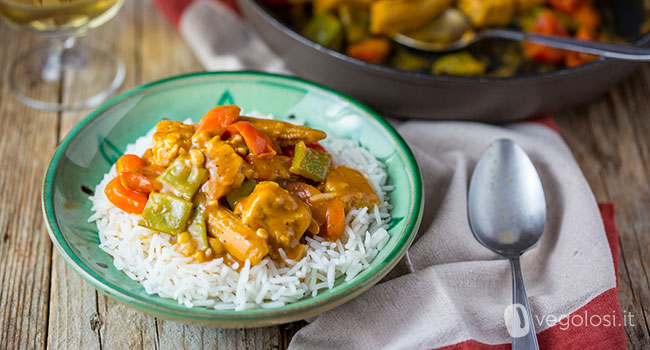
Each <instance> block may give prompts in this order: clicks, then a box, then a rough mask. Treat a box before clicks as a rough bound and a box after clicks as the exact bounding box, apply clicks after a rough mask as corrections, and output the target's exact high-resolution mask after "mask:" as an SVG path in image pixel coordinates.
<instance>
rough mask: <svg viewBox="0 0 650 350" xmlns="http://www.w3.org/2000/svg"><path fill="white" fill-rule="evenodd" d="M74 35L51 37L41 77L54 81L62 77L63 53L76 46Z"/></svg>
mask: <svg viewBox="0 0 650 350" xmlns="http://www.w3.org/2000/svg"><path fill="white" fill-rule="evenodd" d="M75 41H76V39H75V38H74V37H67V38H66V37H53V38H51V39H50V47H49V50H48V53H47V58H46V59H45V63H44V64H43V69H42V70H41V77H42V78H43V80H45V81H49V82H54V81H57V80H60V79H61V75H62V74H63V55H64V53H65V51H66V50H69V49H71V48H72V47H74V44H75Z"/></svg>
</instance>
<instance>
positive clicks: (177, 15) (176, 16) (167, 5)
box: [153, 0, 194, 27]
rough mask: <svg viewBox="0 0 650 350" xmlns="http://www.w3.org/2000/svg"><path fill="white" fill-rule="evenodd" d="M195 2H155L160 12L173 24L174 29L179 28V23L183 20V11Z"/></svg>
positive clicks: (171, 0)
mask: <svg viewBox="0 0 650 350" xmlns="http://www.w3.org/2000/svg"><path fill="white" fill-rule="evenodd" d="M193 1H194V0H153V2H154V3H155V4H156V7H158V9H159V10H160V12H162V13H163V15H165V17H167V19H168V20H169V21H170V22H172V24H173V25H174V27H178V22H180V20H181V16H182V15H183V11H185V9H186V8H187V6H189V5H190V4H191V3H192V2H193Z"/></svg>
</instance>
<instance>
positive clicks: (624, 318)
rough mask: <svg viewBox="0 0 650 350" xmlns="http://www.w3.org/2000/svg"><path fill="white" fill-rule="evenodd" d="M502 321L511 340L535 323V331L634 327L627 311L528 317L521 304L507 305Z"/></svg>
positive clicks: (523, 333) (631, 316) (521, 334)
mask: <svg viewBox="0 0 650 350" xmlns="http://www.w3.org/2000/svg"><path fill="white" fill-rule="evenodd" d="M503 319H504V321H505V324H506V328H507V330H508V333H509V334H510V336H511V337H513V338H521V337H523V336H525V335H527V334H528V332H530V330H531V325H530V322H531V320H533V321H532V322H534V323H535V328H536V329H545V328H548V327H553V326H556V325H557V327H559V329H560V330H563V331H564V330H567V329H569V328H571V327H583V326H589V327H619V326H625V327H628V326H636V323H635V322H634V314H632V313H631V312H629V311H624V312H623V313H622V314H621V313H620V311H616V310H612V312H611V313H597V314H591V313H589V312H588V311H583V312H574V313H572V314H571V315H563V316H559V317H558V316H557V315H542V316H540V315H535V316H534V317H530V318H529V317H528V314H527V312H526V308H525V307H524V306H523V305H522V304H511V305H508V306H507V307H506V309H505V311H504V312H503Z"/></svg>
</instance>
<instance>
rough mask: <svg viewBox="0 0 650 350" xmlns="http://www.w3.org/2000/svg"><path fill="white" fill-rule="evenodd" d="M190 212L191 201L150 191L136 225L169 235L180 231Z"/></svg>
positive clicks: (183, 227) (185, 224)
mask: <svg viewBox="0 0 650 350" xmlns="http://www.w3.org/2000/svg"><path fill="white" fill-rule="evenodd" d="M191 213H192V203H191V202H188V201H186V200H183V199H180V198H177V197H174V196H171V195H168V194H164V193H156V192H154V193H151V194H150V195H149V200H147V205H145V207H144V211H143V212H142V215H141V216H140V221H138V225H140V226H142V227H146V228H148V229H152V230H154V231H158V232H164V233H168V234H171V235H175V234H178V233H180V232H182V231H183V230H184V229H185V227H186V226H187V220H188V219H189V218H190V214H191Z"/></svg>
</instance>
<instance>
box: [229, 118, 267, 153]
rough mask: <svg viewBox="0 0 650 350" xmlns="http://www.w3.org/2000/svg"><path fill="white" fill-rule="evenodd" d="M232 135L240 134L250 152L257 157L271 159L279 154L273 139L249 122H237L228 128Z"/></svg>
mask: <svg viewBox="0 0 650 350" xmlns="http://www.w3.org/2000/svg"><path fill="white" fill-rule="evenodd" d="M228 132H230V133H231V134H233V135H234V134H240V135H241V136H242V137H243V138H244V142H246V146H248V150H249V151H250V152H251V153H252V154H253V155H254V156H257V157H270V156H274V155H276V154H277V153H278V152H277V151H276V149H275V145H274V144H273V141H272V140H271V138H270V137H269V136H268V135H267V134H265V133H264V132H263V131H261V130H260V129H258V128H256V127H255V126H253V124H251V123H249V122H244V121H241V122H236V123H234V124H231V125H229V126H228Z"/></svg>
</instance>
